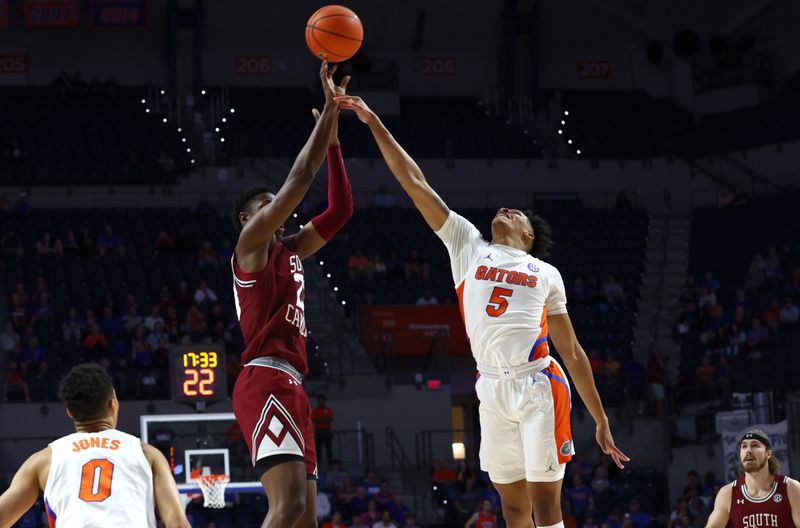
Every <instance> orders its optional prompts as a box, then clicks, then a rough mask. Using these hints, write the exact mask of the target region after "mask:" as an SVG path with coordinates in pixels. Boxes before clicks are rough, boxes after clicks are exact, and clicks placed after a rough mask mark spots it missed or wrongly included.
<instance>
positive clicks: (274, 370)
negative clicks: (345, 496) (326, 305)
mask: <svg viewBox="0 0 800 528" xmlns="http://www.w3.org/2000/svg"><path fill="white" fill-rule="evenodd" d="M335 71H336V66H333V67H329V66H328V63H327V62H323V63H322V67H321V69H320V77H321V79H322V87H323V91H324V93H325V107H324V108H323V110H322V113H319V112H317V111H316V110H314V111H313V113H314V117H315V118H316V120H317V123H316V126H315V127H314V130H313V131H312V132H311V136H310V137H309V138H308V142H307V143H306V144H305V146H304V147H303V149H302V150H301V151H300V154H299V155H298V156H297V159H296V160H295V162H294V165H293V166H292V169H291V170H290V172H289V175H288V177H287V178H286V182H285V183H284V184H283V186H282V187H281V189H280V190H279V191H278V192H277V193H275V194H272V193H271V192H268V189H266V188H254V189H249V190H247V191H245V192H243V193H242V194H241V195H240V196H239V198H238V200H237V202H236V205H235V208H234V222H235V224H236V227H237V229H238V230H239V231H240V234H239V240H238V242H237V244H236V249H235V252H234V255H233V257H232V259H231V266H232V268H233V281H234V300H235V302H236V313H237V316H238V317H239V325H240V326H241V329H242V335H243V336H244V342H245V350H244V352H243V353H242V363H243V365H244V369H243V370H242V372H241V374H239V377H238V378H237V380H236V386H235V387H234V390H233V412H234V414H235V415H236V420H237V421H238V422H239V426H240V427H241V429H242V433H243V435H244V438H245V441H246V442H247V446H248V447H249V449H250V455H251V461H252V463H253V467H254V468H255V469H256V472H257V474H258V476H259V478H260V480H261V484H262V485H263V487H264V492H265V493H266V494H267V499H268V500H269V511H268V513H267V517H266V519H265V520H264V524H263V526H265V527H281V528H288V527H291V526H296V527H300V526H316V508H315V502H316V497H317V484H316V474H317V467H316V466H317V462H316V453H315V451H314V431H313V428H312V425H311V406H310V404H309V402H308V396H306V393H305V391H304V389H303V386H302V377H303V376H304V375H305V374H306V373H307V372H308V360H307V357H306V335H307V331H306V322H305V313H304V300H305V281H304V275H303V265H302V262H301V261H302V260H303V259H305V258H306V257H309V256H310V255H313V254H314V253H315V252H316V251H317V250H319V249H320V248H321V247H322V246H323V245H325V243H326V241H328V240H330V238H331V237H332V236H333V235H334V234H335V233H336V232H337V231H338V230H339V229H341V227H342V226H343V225H344V224H345V223H346V222H347V220H348V219H349V218H350V216H351V215H352V214H353V201H352V194H351V192H350V183H349V181H348V179H347V174H346V173H345V168H344V161H343V160H342V153H341V149H340V146H339V141H338V138H337V120H338V118H339V108H338V106H337V104H336V102H335V101H334V100H333V96H334V94H335V93H336V92H337V91H338V92H339V93H344V90H345V88H346V86H347V82H348V81H349V78H348V77H345V78H344V79H342V82H341V85H340V86H338V87H337V86H335V85H334V83H333V78H332V77H333V73H334V72H335ZM326 151H327V157H328V178H329V179H328V208H327V209H326V210H325V211H324V212H323V213H321V214H320V215H318V216H316V217H314V218H313V219H312V220H311V221H310V222H309V223H307V224H306V225H305V226H304V227H303V228H302V229H301V230H300V231H299V232H298V233H296V234H294V235H291V236H288V237H284V236H283V223H284V222H285V221H286V219H287V218H288V217H289V215H290V214H291V213H292V211H294V209H295V208H296V207H297V206H298V205H299V204H300V202H301V201H302V199H303V197H304V196H305V195H306V192H307V191H308V188H309V186H310V185H311V182H312V181H313V180H314V176H315V175H316V173H317V171H318V170H319V168H320V166H321V165H322V161H323V159H324V158H325V155H326Z"/></svg>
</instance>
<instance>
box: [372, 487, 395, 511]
mask: <svg viewBox="0 0 800 528" xmlns="http://www.w3.org/2000/svg"><path fill="white" fill-rule="evenodd" d="M375 503H376V504H377V505H378V509H380V510H390V511H391V510H393V509H394V506H395V503H394V493H392V490H391V489H389V482H388V481H386V480H383V481H381V485H380V487H379V488H378V493H376V494H375Z"/></svg>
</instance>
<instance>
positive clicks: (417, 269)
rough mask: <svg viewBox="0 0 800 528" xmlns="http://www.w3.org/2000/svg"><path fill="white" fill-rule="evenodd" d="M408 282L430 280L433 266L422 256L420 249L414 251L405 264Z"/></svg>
mask: <svg viewBox="0 0 800 528" xmlns="http://www.w3.org/2000/svg"><path fill="white" fill-rule="evenodd" d="M405 273H406V280H412V279H416V280H428V277H429V276H430V273H431V266H430V264H429V263H428V259H427V258H425V257H423V256H422V255H420V253H419V250H418V249H416V248H415V249H412V250H411V253H409V254H408V257H406V262H405Z"/></svg>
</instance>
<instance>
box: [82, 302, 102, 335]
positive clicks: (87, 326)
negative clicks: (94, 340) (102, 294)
mask: <svg viewBox="0 0 800 528" xmlns="http://www.w3.org/2000/svg"><path fill="white" fill-rule="evenodd" d="M96 324H97V325H99V322H98V321H97V318H95V316H94V310H92V309H91V308H87V309H86V311H85V312H83V334H81V341H83V338H85V337H86V336H88V335H89V334H90V333H91V331H92V326H94V325H96Z"/></svg>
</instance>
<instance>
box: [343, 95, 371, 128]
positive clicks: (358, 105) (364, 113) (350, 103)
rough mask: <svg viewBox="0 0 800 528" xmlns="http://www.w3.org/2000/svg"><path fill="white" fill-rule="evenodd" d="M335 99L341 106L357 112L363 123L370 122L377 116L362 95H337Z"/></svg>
mask: <svg viewBox="0 0 800 528" xmlns="http://www.w3.org/2000/svg"><path fill="white" fill-rule="evenodd" d="M333 99H334V101H336V102H337V103H338V104H339V108H344V109H345V110H352V111H353V112H355V113H356V115H357V116H358V119H359V120H361V122H362V123H366V124H369V122H370V121H371V120H373V119H375V118H376V117H377V116H376V115H375V112H373V111H372V110H371V109H370V107H369V106H367V103H365V102H364V100H363V99H361V98H360V97H357V96H355V95H336V96H335V97H334V98H333Z"/></svg>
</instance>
